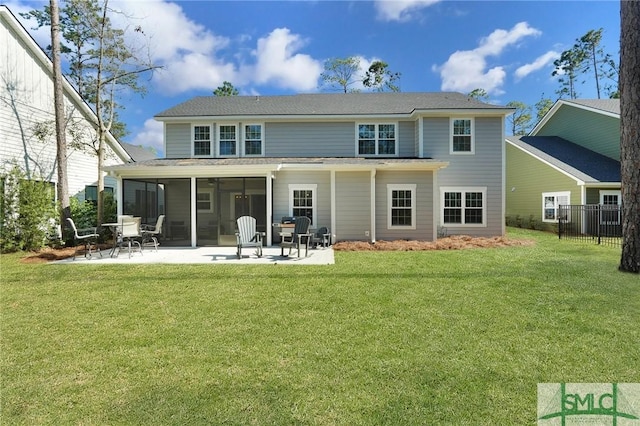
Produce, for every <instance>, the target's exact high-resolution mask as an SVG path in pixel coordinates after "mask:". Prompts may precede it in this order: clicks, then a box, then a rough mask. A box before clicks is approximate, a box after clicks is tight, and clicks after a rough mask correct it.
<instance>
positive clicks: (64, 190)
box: [49, 0, 71, 229]
mask: <svg viewBox="0 0 640 426" xmlns="http://www.w3.org/2000/svg"><path fill="white" fill-rule="evenodd" d="M49 4H50V7H51V59H52V61H53V88H54V91H53V96H54V105H55V117H56V162H57V164H58V189H57V191H58V202H59V203H60V208H61V211H60V228H61V229H64V228H65V227H66V222H67V220H66V219H67V218H68V217H71V207H70V203H69V182H68V178H67V137H66V126H65V114H64V92H63V89H62V84H63V77H62V68H61V65H60V12H59V10H58V1H57V0H50V1H49Z"/></svg>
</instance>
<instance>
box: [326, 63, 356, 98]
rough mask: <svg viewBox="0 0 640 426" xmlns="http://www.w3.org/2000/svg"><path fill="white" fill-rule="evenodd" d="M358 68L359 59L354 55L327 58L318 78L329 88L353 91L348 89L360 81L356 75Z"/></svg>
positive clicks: (345, 91)
mask: <svg viewBox="0 0 640 426" xmlns="http://www.w3.org/2000/svg"><path fill="white" fill-rule="evenodd" d="M359 70H360V59H359V58H358V57H356V56H349V57H348V58H333V59H328V60H327V61H325V63H324V72H323V73H322V74H320V79H321V80H322V82H323V83H324V84H325V85H327V86H329V88H331V89H333V90H341V91H342V92H344V93H348V92H349V91H353V90H352V89H350V87H351V86H353V85H354V84H355V83H357V82H359V81H362V79H360V78H359V76H358V71H359Z"/></svg>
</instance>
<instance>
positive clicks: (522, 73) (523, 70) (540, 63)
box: [515, 50, 560, 79]
mask: <svg viewBox="0 0 640 426" xmlns="http://www.w3.org/2000/svg"><path fill="white" fill-rule="evenodd" d="M559 57H560V53H559V52H556V51H555V50H550V51H548V52H547V53H545V54H544V55H541V56H538V57H537V58H536V60H535V61H533V62H532V63H530V64H525V65H522V66H521V67H518V69H517V70H516V72H515V76H516V77H517V78H518V79H522V78H524V77H526V76H528V75H529V74H531V73H532V72H535V71H538V70H539V69H542V68H544V67H545V66H546V65H547V64H548V63H550V62H552V61H555V60H556V59H558V58H559Z"/></svg>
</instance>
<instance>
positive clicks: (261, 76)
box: [253, 28, 322, 90]
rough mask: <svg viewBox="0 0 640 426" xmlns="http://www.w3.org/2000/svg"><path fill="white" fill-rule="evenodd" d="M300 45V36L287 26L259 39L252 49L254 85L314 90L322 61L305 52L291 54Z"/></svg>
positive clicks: (303, 42) (302, 43)
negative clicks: (292, 32)
mask: <svg viewBox="0 0 640 426" xmlns="http://www.w3.org/2000/svg"><path fill="white" fill-rule="evenodd" d="M304 44H305V41H304V40H303V39H302V37H300V36H299V35H297V34H291V32H290V31H289V29H287V28H277V29H275V30H273V31H272V32H271V33H270V34H269V35H268V36H266V37H263V38H260V39H259V40H258V46H257V48H256V50H255V51H254V55H255V57H256V65H255V68H254V75H253V80H254V81H255V82H256V83H258V84H266V83H273V84H276V85H278V86H279V87H281V88H286V89H294V90H314V89H316V87H317V84H318V77H319V76H320V73H321V72H322V64H321V63H320V62H319V61H317V60H315V59H313V58H312V57H311V56H309V55H304V54H301V53H295V52H297V51H298V50H299V49H300V48H301V47H302V46H304Z"/></svg>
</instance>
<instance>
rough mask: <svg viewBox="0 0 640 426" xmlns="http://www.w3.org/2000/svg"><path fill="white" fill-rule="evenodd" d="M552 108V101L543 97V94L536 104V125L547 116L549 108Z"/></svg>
mask: <svg viewBox="0 0 640 426" xmlns="http://www.w3.org/2000/svg"><path fill="white" fill-rule="evenodd" d="M552 106H553V101H552V100H551V99H549V98H545V97H544V93H543V94H542V96H541V97H540V100H539V101H538V102H536V104H535V107H536V123H538V122H540V120H542V118H543V117H544V116H545V115H547V113H548V112H549V110H550V109H551V107H552Z"/></svg>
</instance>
